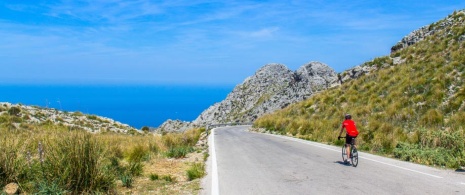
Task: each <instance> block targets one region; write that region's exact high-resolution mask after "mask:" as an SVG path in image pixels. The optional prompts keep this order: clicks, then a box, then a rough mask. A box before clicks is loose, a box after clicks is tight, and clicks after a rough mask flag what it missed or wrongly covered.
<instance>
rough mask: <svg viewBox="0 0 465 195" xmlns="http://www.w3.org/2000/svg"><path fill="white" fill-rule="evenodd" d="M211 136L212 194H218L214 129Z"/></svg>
mask: <svg viewBox="0 0 465 195" xmlns="http://www.w3.org/2000/svg"><path fill="white" fill-rule="evenodd" d="M211 136H212V143H211V147H212V191H211V194H212V195H219V194H220V192H219V182H218V164H217V162H216V150H215V129H212V131H211Z"/></svg>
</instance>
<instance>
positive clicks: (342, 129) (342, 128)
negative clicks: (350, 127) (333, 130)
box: [339, 125, 344, 137]
mask: <svg viewBox="0 0 465 195" xmlns="http://www.w3.org/2000/svg"><path fill="white" fill-rule="evenodd" d="M343 131H344V125H342V127H341V131H340V132H339V137H341V135H342V132H343Z"/></svg>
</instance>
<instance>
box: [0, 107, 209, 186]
mask: <svg viewBox="0 0 465 195" xmlns="http://www.w3.org/2000/svg"><path fill="white" fill-rule="evenodd" d="M10 110H11V111H8V112H3V114H1V115H0V151H2V152H1V153H0V186H1V187H3V186H5V185H7V184H8V183H12V182H13V183H17V184H18V185H19V187H20V192H21V193H27V194H87V193H92V194H95V193H104V194H107V193H110V194H114V193H118V194H121V193H135V194H138V193H139V194H143V193H151V194H186V193H188V194H194V193H197V192H198V190H199V189H200V181H199V179H197V178H201V177H202V176H203V174H204V172H203V171H204V170H203V164H204V161H203V156H204V154H203V152H204V151H205V149H206V146H205V145H204V146H196V144H197V142H198V141H199V139H200V138H201V136H205V135H204V131H205V129H203V128H199V129H192V130H189V131H186V132H184V133H167V134H164V135H154V134H151V133H150V134H149V133H146V134H142V133H135V134H133V135H126V134H119V133H114V132H103V133H98V134H95V133H89V132H87V131H84V130H79V129H72V128H69V127H67V126H63V125H55V124H52V123H41V124H22V123H21V120H20V118H19V119H18V118H17V114H18V112H19V111H18V110H16V109H10ZM3 111H5V110H3ZM199 167H200V168H199Z"/></svg>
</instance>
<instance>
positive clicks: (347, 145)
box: [346, 135, 352, 158]
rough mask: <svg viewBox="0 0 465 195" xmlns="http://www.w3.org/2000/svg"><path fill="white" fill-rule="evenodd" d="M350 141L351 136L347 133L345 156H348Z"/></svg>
mask: <svg viewBox="0 0 465 195" xmlns="http://www.w3.org/2000/svg"><path fill="white" fill-rule="evenodd" d="M351 143H352V138H351V137H350V136H349V135H346V151H347V158H350V144H351Z"/></svg>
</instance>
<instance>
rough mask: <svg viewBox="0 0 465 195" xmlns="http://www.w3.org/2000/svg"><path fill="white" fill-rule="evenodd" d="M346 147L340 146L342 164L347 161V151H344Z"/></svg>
mask: <svg viewBox="0 0 465 195" xmlns="http://www.w3.org/2000/svg"><path fill="white" fill-rule="evenodd" d="M345 146H346V145H345V144H344V145H342V162H346V161H347V150H346V147H345Z"/></svg>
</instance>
